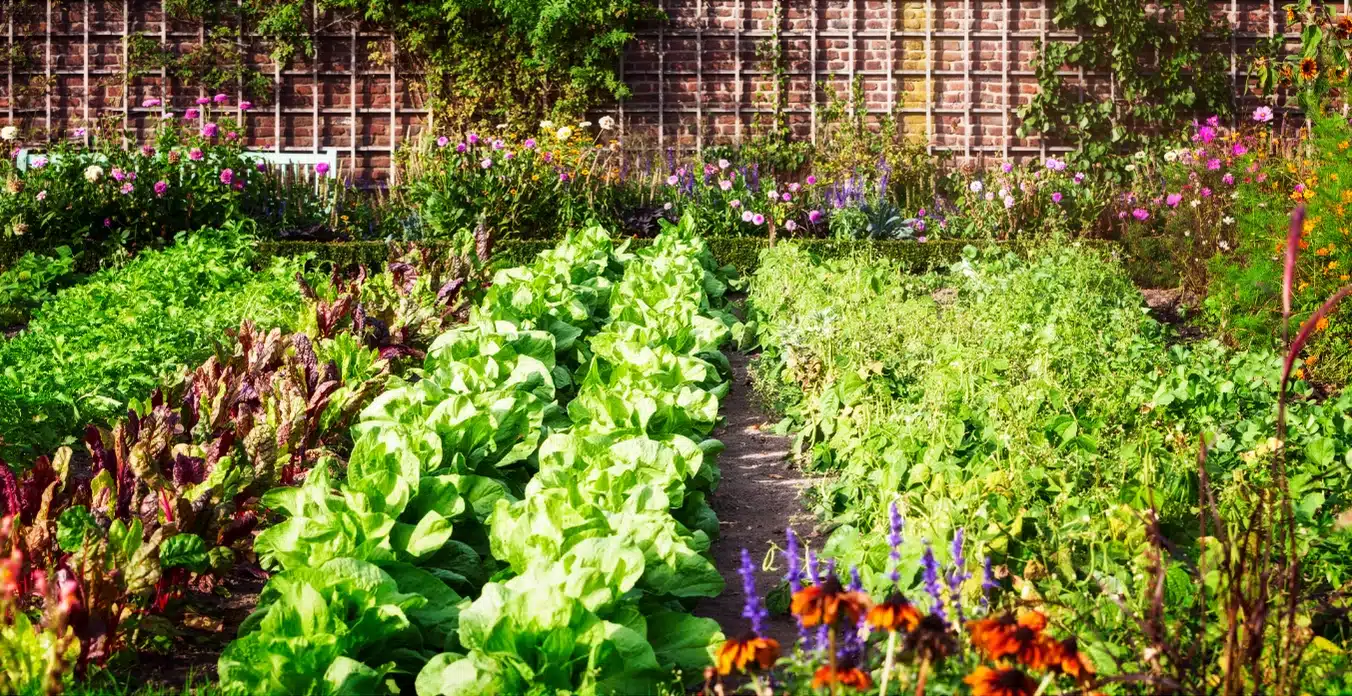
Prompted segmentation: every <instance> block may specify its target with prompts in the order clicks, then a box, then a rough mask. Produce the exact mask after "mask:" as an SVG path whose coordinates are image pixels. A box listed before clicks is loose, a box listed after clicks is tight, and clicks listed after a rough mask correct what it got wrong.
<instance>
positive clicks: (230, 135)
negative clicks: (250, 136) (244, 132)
mask: <svg viewBox="0 0 1352 696" xmlns="http://www.w3.org/2000/svg"><path fill="white" fill-rule="evenodd" d="M238 138H239V133H236V132H235V131H230V132H229V133H226V134H225V139H226V140H236V139H238Z"/></svg>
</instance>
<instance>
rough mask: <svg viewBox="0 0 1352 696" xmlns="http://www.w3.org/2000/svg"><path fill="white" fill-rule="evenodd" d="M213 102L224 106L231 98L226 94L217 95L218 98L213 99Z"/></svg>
mask: <svg viewBox="0 0 1352 696" xmlns="http://www.w3.org/2000/svg"><path fill="white" fill-rule="evenodd" d="M211 100H212V101H214V102H216V103H217V104H224V103H226V102H228V101H230V97H228V96H226V95H224V94H217V95H216V96H214V97H212V98H211Z"/></svg>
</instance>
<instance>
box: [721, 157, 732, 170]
mask: <svg viewBox="0 0 1352 696" xmlns="http://www.w3.org/2000/svg"><path fill="white" fill-rule="evenodd" d="M731 166H732V162H729V161H727V160H725V159H720V160H718V168H719V169H727V168H728V167H731Z"/></svg>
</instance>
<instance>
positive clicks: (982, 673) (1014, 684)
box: [963, 665, 1037, 696]
mask: <svg viewBox="0 0 1352 696" xmlns="http://www.w3.org/2000/svg"><path fill="white" fill-rule="evenodd" d="M963 681H964V682H967V684H968V685H970V686H971V687H972V696H1033V694H1034V693H1036V692H1037V682H1035V681H1033V678H1032V677H1030V676H1028V675H1027V674H1024V673H1023V672H1021V671H1019V670H1017V669H1012V668H1002V669H991V668H990V667H986V666H985V665H982V666H980V667H977V668H976V671H974V672H972V673H971V674H969V675H967V677H966V678H965V679H963Z"/></svg>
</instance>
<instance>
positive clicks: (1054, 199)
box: [1052, 191, 1061, 204]
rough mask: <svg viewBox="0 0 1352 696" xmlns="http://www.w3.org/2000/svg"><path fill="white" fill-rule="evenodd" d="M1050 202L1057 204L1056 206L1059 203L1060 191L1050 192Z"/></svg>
mask: <svg viewBox="0 0 1352 696" xmlns="http://www.w3.org/2000/svg"><path fill="white" fill-rule="evenodd" d="M1052 202H1053V203H1057V204H1059V203H1061V192H1060V191H1053V192H1052Z"/></svg>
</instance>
